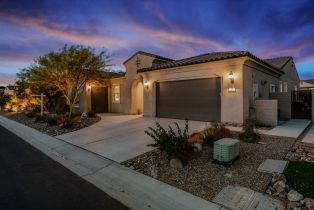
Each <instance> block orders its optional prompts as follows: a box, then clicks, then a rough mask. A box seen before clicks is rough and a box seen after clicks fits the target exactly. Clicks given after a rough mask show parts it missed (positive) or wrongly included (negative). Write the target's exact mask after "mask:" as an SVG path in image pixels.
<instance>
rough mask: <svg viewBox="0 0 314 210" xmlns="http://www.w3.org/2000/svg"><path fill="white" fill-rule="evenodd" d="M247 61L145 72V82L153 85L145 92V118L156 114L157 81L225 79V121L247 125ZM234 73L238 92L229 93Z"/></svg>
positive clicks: (222, 97) (213, 63) (223, 86)
mask: <svg viewBox="0 0 314 210" xmlns="http://www.w3.org/2000/svg"><path fill="white" fill-rule="evenodd" d="M244 60H245V58H237V59H229V60H223V61H216V62H210V63H204V64H198V65H191V66H183V67H177V68H169V69H163V70H157V71H151V72H146V73H141V75H142V76H143V78H144V83H147V84H148V85H149V88H148V89H145V91H144V92H145V93H144V115H147V116H155V115H156V83H157V82H163V81H174V80H188V79H200V78H213V77H221V78H222V88H221V90H222V92H221V121H222V122H234V123H243V120H244V119H243V81H242V78H243V71H242V65H243V62H244ZM230 71H232V72H233V74H234V76H235V88H236V93H229V92H228V88H229V87H231V84H230V79H229V78H228V75H229V73H230Z"/></svg>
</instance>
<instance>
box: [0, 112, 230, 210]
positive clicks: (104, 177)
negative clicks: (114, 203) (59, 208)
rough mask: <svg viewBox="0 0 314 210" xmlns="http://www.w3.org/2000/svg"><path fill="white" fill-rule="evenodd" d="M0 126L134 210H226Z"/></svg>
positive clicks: (26, 130) (3, 121) (26, 131)
mask: <svg viewBox="0 0 314 210" xmlns="http://www.w3.org/2000/svg"><path fill="white" fill-rule="evenodd" d="M0 125H1V126H3V127H5V128H7V129H8V130H9V131H11V132H13V133H15V134H16V135H17V136H19V137H20V138H22V139H24V140H25V141H26V142H28V143H30V144H31V145H33V146H34V147H35V148H37V149H39V150H40V151H42V152H43V153H45V154H46V155H47V156H49V157H50V158H52V159H53V160H55V161H57V162H59V163H61V164H62V165H63V166H65V167H66V168H68V169H70V170H71V171H73V172H74V173H76V174H77V175H79V176H80V177H82V178H84V179H85V180H87V181H89V182H90V183H92V184H94V185H95V186H97V187H98V188H99V189H101V190H103V191H104V192H106V193H107V194H108V195H110V196H111V197H113V198H115V199H116V200H118V201H120V202H121V203H123V204H124V205H126V206H128V207H129V208H131V209H143V210H144V209H169V210H171V209H173V210H176V209H198V210H202V209H208V210H219V209H225V208H223V207H221V206H219V205H217V204H214V203H212V202H209V201H206V200H203V199H201V198H199V197H196V196H194V195H192V194H190V193H187V192H184V191H182V190H180V189H177V188H175V187H172V186H170V185H168V184H165V183H163V182H160V181H158V180H155V179H153V178H151V177H148V176H145V175H143V174H140V173H138V172H136V171H133V170H131V169H129V168H126V167H124V166H122V165H120V164H118V163H116V162H114V161H112V160H109V159H106V158H104V157H101V156H99V155H97V154H95V153H92V152H90V151H87V150H84V149H82V148H79V147H77V146H75V145H72V144H69V143H66V142H64V141H62V140H58V139H56V138H53V137H50V136H48V135H46V134H43V133H41V132H39V131H37V130H34V129H32V128H30V127H27V126H25V125H22V124H20V123H17V122H15V121H12V120H9V119H7V118H5V117H3V116H0Z"/></svg>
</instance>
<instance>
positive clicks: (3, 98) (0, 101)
mask: <svg viewBox="0 0 314 210" xmlns="http://www.w3.org/2000/svg"><path fill="white" fill-rule="evenodd" d="M8 101H10V96H8V95H4V94H0V107H3V106H4V105H5V104H6V103H7V102H8Z"/></svg>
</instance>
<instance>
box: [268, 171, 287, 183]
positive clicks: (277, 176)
mask: <svg viewBox="0 0 314 210" xmlns="http://www.w3.org/2000/svg"><path fill="white" fill-rule="evenodd" d="M277 181H283V182H284V183H286V182H287V180H286V177H285V175H283V174H280V173H273V178H272V180H271V182H272V183H275V182H277Z"/></svg>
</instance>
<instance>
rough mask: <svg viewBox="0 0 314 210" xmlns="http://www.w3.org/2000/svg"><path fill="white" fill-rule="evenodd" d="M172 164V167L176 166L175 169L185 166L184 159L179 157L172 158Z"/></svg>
mask: <svg viewBox="0 0 314 210" xmlns="http://www.w3.org/2000/svg"><path fill="white" fill-rule="evenodd" d="M170 166H171V167H172V168H175V169H182V168H183V164H182V161H181V160H179V159H177V158H172V159H171V160H170Z"/></svg>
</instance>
